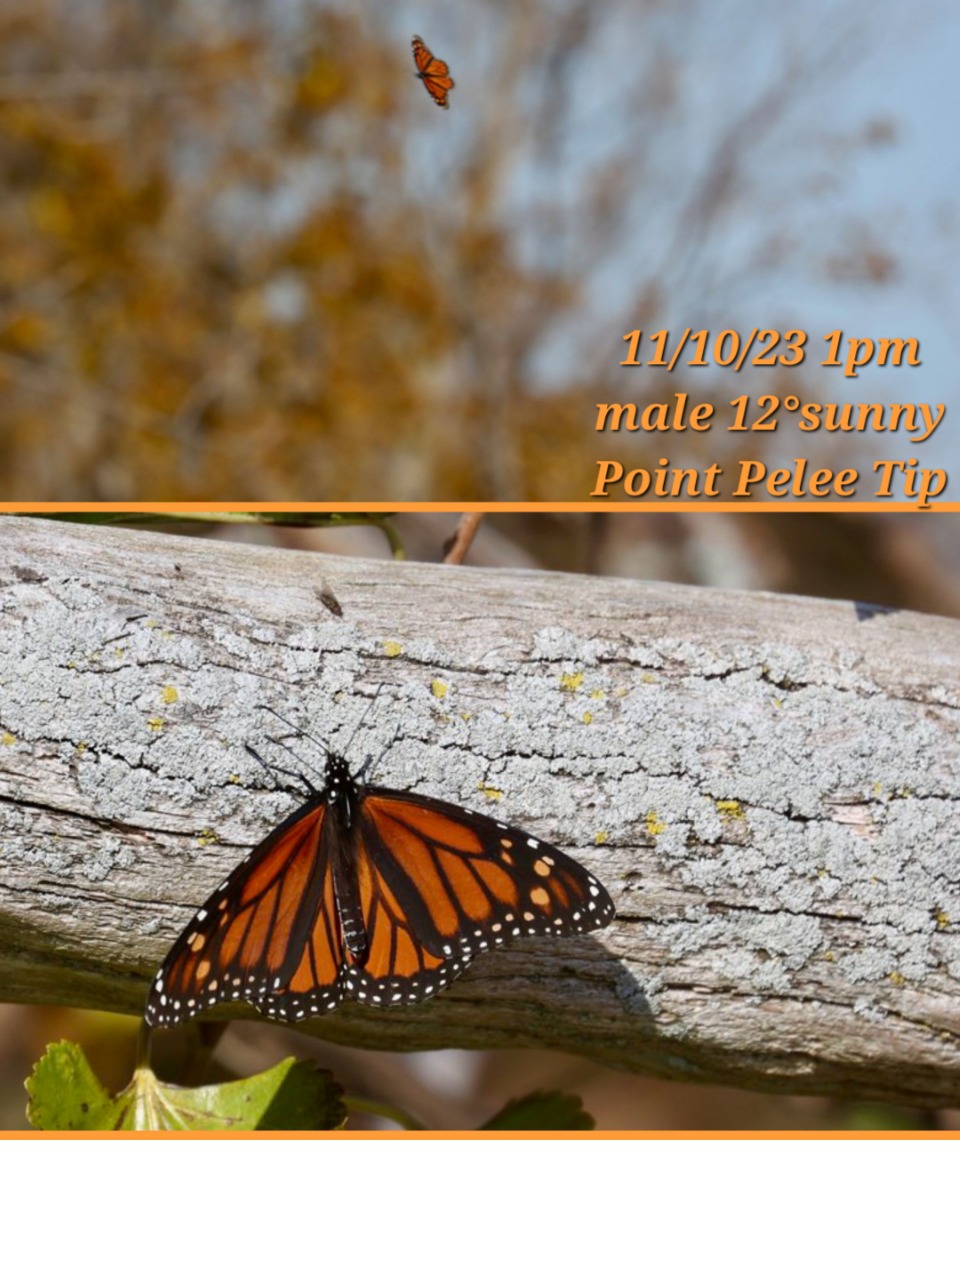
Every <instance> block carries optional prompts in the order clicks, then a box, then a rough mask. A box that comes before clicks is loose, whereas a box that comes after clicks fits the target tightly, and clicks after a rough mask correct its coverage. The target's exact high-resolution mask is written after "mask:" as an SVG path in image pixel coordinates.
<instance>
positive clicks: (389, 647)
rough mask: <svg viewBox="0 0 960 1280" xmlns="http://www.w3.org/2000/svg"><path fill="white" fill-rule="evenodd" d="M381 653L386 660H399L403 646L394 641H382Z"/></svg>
mask: <svg viewBox="0 0 960 1280" xmlns="http://www.w3.org/2000/svg"><path fill="white" fill-rule="evenodd" d="M383 652H384V653H385V654H386V655H387V657H388V658H399V656H400V654H401V653H403V645H402V644H397V642H396V640H384V642H383Z"/></svg>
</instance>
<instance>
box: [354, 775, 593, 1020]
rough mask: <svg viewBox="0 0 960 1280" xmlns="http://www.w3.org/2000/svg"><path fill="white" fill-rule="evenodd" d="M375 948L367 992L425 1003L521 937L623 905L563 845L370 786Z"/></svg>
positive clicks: (363, 849) (365, 815) (366, 830)
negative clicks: (483, 957)
mask: <svg viewBox="0 0 960 1280" xmlns="http://www.w3.org/2000/svg"><path fill="white" fill-rule="evenodd" d="M359 828H360V841H359V850H358V852H359V866H360V870H361V885H362V887H363V895H364V917H365V921H366V927H367V936H368V939H369V948H368V952H367V956H366V960H365V962H364V964H363V966H362V969H358V970H355V971H354V972H353V973H352V974H351V979H352V981H353V982H354V984H355V990H352V991H351V994H352V995H354V997H355V998H356V999H358V1000H364V1001H367V1000H369V1001H371V1002H372V1003H375V1004H390V1003H392V1004H397V1003H400V1002H413V1001H416V1000H423V999H426V998H427V997H429V996H431V995H433V994H435V992H437V991H439V990H441V989H442V988H443V987H445V986H447V985H448V984H449V983H450V982H452V981H453V979H454V978H455V977H457V976H458V975H459V974H460V973H462V972H463V970H464V969H465V968H466V966H467V965H468V964H469V963H470V961H471V960H472V959H473V958H474V956H476V955H478V954H479V953H480V952H481V951H486V950H487V949H488V948H490V947H492V946H496V945H497V944H498V943H501V942H505V941H507V940H508V939H511V938H519V937H526V936H533V935H544V934H576V933H583V932H585V931H587V930H591V929H599V928H601V927H602V926H603V925H605V924H608V923H609V921H610V920H611V919H612V918H613V914H614V907H613V902H612V901H611V899H610V897H609V895H608V894H607V891H606V890H605V889H604V888H603V886H602V885H601V884H600V882H599V881H598V880H597V879H596V878H595V877H594V876H592V875H591V874H590V872H589V871H587V870H586V869H585V868H584V867H582V866H580V864H579V863H577V862H574V860H573V859H572V858H569V857H567V855H566V854H565V853H562V852H561V851H560V850H559V849H555V848H554V847H553V846H552V845H549V844H546V843H545V842H544V841H542V840H537V839H535V838H534V837H533V836H530V835H528V834H527V833H526V832H525V831H521V830H520V829H519V828H517V827H509V826H507V825H506V824H505V823H502V822H497V821H495V820H494V819H493V818H489V817H487V816H486V815H484V814H479V813H473V812H471V811H469V810H467V809H461V808H460V807H459V806H458V805H454V804H448V803H446V802H445V801H442V800H434V799H431V798H428V797H426V796H417V795H413V794H411V793H409V792H403V791H371V792H369V793H368V794H367V795H366V797H365V799H364V802H363V805H362V807H361V810H360V817H359Z"/></svg>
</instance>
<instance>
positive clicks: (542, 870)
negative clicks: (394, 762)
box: [145, 752, 614, 1026]
mask: <svg viewBox="0 0 960 1280" xmlns="http://www.w3.org/2000/svg"><path fill="white" fill-rule="evenodd" d="M613 914H614V908H613V903H612V901H611V899H610V897H609V895H608V894H607V892H606V890H605V889H604V888H603V886H602V885H601V884H600V882H599V881H598V880H597V879H596V878H595V877H594V876H593V875H591V874H590V872H588V871H587V870H586V869H585V868H584V867H582V866H580V864H579V863H577V862H575V861H574V860H573V859H572V858H570V857H568V856H567V855H566V854H565V853H562V852H561V851H560V850H559V849H555V848H554V847H553V846H552V845H549V844H546V843H545V842H543V841H541V840H538V839H536V838H535V837H533V836H531V835H528V833H527V832H525V831H522V830H520V829H519V828H517V827H510V826H508V825H507V824H506V823H503V822H498V821H497V820H495V819H493V818H491V817H488V816H487V815H485V814H480V813H474V812H472V811H470V810H469V809H464V808H461V807H460V806H459V805H456V804H451V803H449V802H448V801H444V800H435V799H432V798H430V797H428V796H421V795H417V794H415V793H413V792H408V791H393V790H389V789H385V788H379V787H365V786H363V785H362V784H361V783H360V782H359V780H358V779H357V778H356V777H355V776H354V775H353V774H352V772H351V770H350V767H349V765H348V764H347V762H346V760H345V759H344V758H343V757H342V756H340V755H337V754H336V753H332V752H331V753H330V754H329V756H328V759H327V767H326V773H325V778H324V787H323V790H322V791H321V792H316V791H315V792H314V793H313V794H312V795H311V796H310V798H309V799H308V800H307V801H306V802H305V803H304V804H302V805H301V806H300V807H299V808H298V809H297V810H296V811H295V812H294V813H292V814H291V815H290V816H289V817H288V818H287V819H286V820H285V821H284V822H282V823H281V824H280V825H279V826H278V827H276V828H275V829H274V830H273V831H271V832H270V834H269V835H268V836H267V837H266V838H265V839H264V840H263V841H262V842H261V843H260V844H259V845H258V846H257V847H256V848H255V849H254V850H253V852H252V853H250V854H249V855H248V856H247V858H246V859H244V861H243V862H242V863H241V864H240V865H239V866H238V867H236V868H235V869H234V871H233V872H231V874H230V875H229V876H228V877H227V879H226V880H225V881H224V882H223V883H222V884H221V885H220V886H219V888H218V889H217V890H216V892H214V893H213V894H212V895H211V896H210V898H209V899H208V901H207V902H206V903H205V904H204V906H203V907H202V908H201V909H200V910H199V911H198V912H197V913H196V915H195V916H194V918H193V920H192V921H191V922H190V924H189V925H188V926H187V927H186V929H184V931H183V933H182V934H181V935H180V937H179V938H178V940H177V941H176V942H175V943H174V945H173V947H172V948H171V950H170V953H169V954H168V956H167V958H166V960H165V961H164V963H163V965H162V966H161V968H160V971H159V973H158V974H157V976H156V978H155V979H154V982H153V986H152V987H151V990H150V994H149V997H148V1000H147V1009H146V1014H145V1017H146V1020H147V1022H148V1023H149V1024H151V1025H160V1026H167V1025H172V1024H174V1023H177V1022H181V1021H184V1020H186V1019H188V1018H191V1017H195V1016H196V1015H197V1014H199V1013H201V1012H203V1010H204V1009H206V1008H208V1007H210V1006H212V1005H214V1004H218V1003H220V1002H222V1001H225V1000H245V1001H247V1002H248V1003H250V1004H252V1005H253V1006H254V1007H255V1008H257V1009H258V1010H259V1011H260V1012H261V1013H263V1014H264V1015H266V1016H267V1017H271V1018H276V1019H278V1020H281V1021H297V1020H300V1019H302V1018H305V1017H309V1016H315V1015H319V1014H323V1013H327V1012H331V1011H332V1010H334V1009H336V1008H337V1007H338V1006H339V1005H340V1003H341V1002H342V1001H343V1000H344V999H355V1000H359V1001H361V1002H363V1003H369V1004H372V1005H379V1006H381V1007H389V1006H390V1005H393V1004H400V1003H413V1002H416V1001H419V1000H424V999H427V998H428V997H429V996H432V995H434V994H435V993H436V992H437V991H440V990H441V989H442V988H443V987H445V986H447V985H448V984H449V983H450V982H451V981H452V980H453V979H454V978H455V977H457V976H458V974H460V973H461V972H462V971H463V970H464V969H465V968H466V966H467V965H468V964H469V962H470V960H471V959H472V958H473V957H474V956H475V955H477V954H478V953H479V952H481V951H484V950H486V949H488V948H489V947H491V946H494V945H496V944H498V943H500V942H503V941H505V940H507V939H509V938H518V937H522V936H528V935H543V934H574V933H581V932H585V931H588V930H592V929H597V928H601V927H602V926H603V925H605V924H608V923H609V921H610V920H611V919H612V918H613Z"/></svg>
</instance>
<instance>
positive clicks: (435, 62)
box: [410, 36, 456, 111]
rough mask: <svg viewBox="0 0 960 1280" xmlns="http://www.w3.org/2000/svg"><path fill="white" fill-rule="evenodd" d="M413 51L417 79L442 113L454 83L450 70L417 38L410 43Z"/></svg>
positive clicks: (447, 104)
mask: <svg viewBox="0 0 960 1280" xmlns="http://www.w3.org/2000/svg"><path fill="white" fill-rule="evenodd" d="M410 47H411V48H412V49H413V60H414V62H415V63H416V64H417V79H418V80H422V81H423V83H424V87H425V88H426V90H427V93H429V95H430V97H431V98H432V99H433V100H434V102H435V103H436V104H437V106H438V107H443V109H444V111H446V109H447V108H448V107H449V105H450V103H449V101H448V98H449V94H450V90H451V89H452V88H453V87H454V85H455V84H456V81H455V80H454V79H453V77H452V76H451V75H450V68H449V67H448V66H447V64H446V63H445V62H443V61H442V60H441V59H440V58H435V57H434V56H433V54H432V53H431V52H430V50H429V49H428V48H427V46H426V45H425V44H424V43H423V41H422V40H421V39H420V37H419V36H414V37H413V39H412V40H411V41H410Z"/></svg>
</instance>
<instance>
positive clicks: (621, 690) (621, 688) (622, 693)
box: [613, 684, 629, 698]
mask: <svg viewBox="0 0 960 1280" xmlns="http://www.w3.org/2000/svg"><path fill="white" fill-rule="evenodd" d="M628 692H629V691H628V689H627V687H626V685H623V684H621V685H618V686H617V687H616V689H614V691H613V696H614V697H615V698H625V697H626V696H627V693H628Z"/></svg>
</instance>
